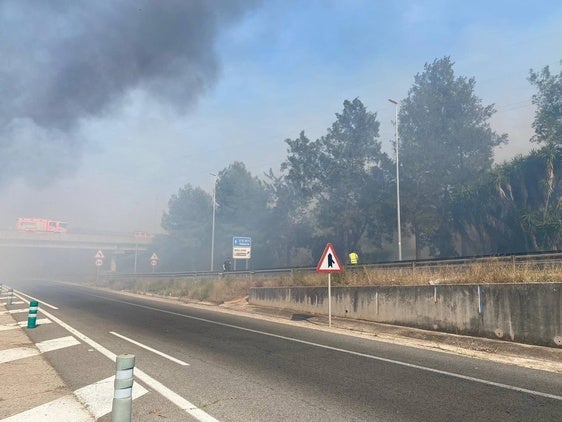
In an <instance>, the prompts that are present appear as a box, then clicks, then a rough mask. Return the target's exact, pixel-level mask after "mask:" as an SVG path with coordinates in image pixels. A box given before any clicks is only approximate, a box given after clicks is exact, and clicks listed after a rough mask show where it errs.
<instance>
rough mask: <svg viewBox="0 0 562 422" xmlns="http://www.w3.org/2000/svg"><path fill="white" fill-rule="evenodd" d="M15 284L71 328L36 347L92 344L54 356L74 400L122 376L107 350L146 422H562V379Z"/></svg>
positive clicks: (72, 289)
mask: <svg viewBox="0 0 562 422" xmlns="http://www.w3.org/2000/svg"><path fill="white" fill-rule="evenodd" d="M10 284H11V285H12V286H13V287H15V288H17V289H18V290H21V291H22V292H24V293H26V294H28V295H31V296H33V297H36V298H37V299H39V301H40V302H44V303H43V304H40V311H41V310H45V311H47V312H48V313H49V314H50V315H51V316H52V317H55V318H56V319H57V320H60V322H62V323H63V325H64V327H63V326H60V325H59V324H49V325H50V326H52V327H48V329H47V326H45V327H44V329H43V330H41V329H36V330H33V331H30V336H31V337H32V339H33V340H34V341H41V340H42V336H47V335H49V336H52V333H51V332H48V331H49V330H50V331H52V330H59V331H60V335H61V336H62V335H68V331H67V330H68V327H71V328H72V329H73V330H75V331H74V332H72V334H73V335H75V336H77V338H79V340H81V341H82V342H83V346H81V347H75V348H70V349H65V350H60V351H57V352H56V353H55V352H53V353H49V354H47V355H46V358H47V359H48V360H49V362H50V363H51V364H52V365H53V367H54V368H55V369H56V370H57V372H59V374H60V375H61V377H62V379H63V380H64V381H65V382H66V383H67V384H68V385H69V386H70V387H71V388H73V389H76V388H80V387H81V386H83V385H86V384H89V383H92V382H95V381H96V380H98V379H102V378H104V377H108V376H111V375H112V374H113V373H114V363H113V362H112V361H111V360H110V359H108V358H107V357H106V356H104V354H103V350H105V351H109V352H110V353H114V354H120V353H133V354H134V355H135V356H136V368H135V371H136V374H137V382H138V383H139V384H141V385H143V386H144V387H145V388H146V389H147V390H148V391H149V393H148V394H145V395H144V396H142V397H140V398H138V399H136V400H135V401H134V404H133V408H134V418H135V420H143V421H145V420H160V421H162V420H167V421H175V420H178V421H181V420H196V419H200V420H212V418H216V419H217V420H220V421H307V422H312V421H324V422H325V421H434V422H437V421H562V377H561V376H560V374H555V373H550V372H546V371H537V370H531V369H526V368H520V367H516V366H512V365H505V364H500V363H497V362H489V361H484V360H478V359H473V358H469V357H464V356H457V355H453V354H448V353H442V352H437V351H429V350H425V349H417V348H412V347H406V346H403V345H399V344H390V343H383V342H377V341H374V340H369V339H362V338H358V337H351V336H345V335H341V334H334V333H330V332H326V331H318V330H314V329H307V328H302V327H298V326H291V325H287V324H276V323H274V322H271V321H263V320H260V319H256V318H250V317H242V316H236V315H230V314H223V313H217V312H212V311H207V310H201V309H197V308H192V307H187V306H183V305H179V304H173V303H168V302H159V301H152V300H148V299H144V298H138V297H132V296H124V295H119V294H116V293H111V292H106V291H100V290H94V289H90V288H86V287H78V286H71V285H65V284H61V283H53V282H46V281H26V282H23V281H21V282H10ZM46 304H50V305H52V306H55V307H57V308H58V309H52V308H50V307H48V306H47V305H46ZM40 317H42V316H41V312H40ZM47 317H48V316H47ZM40 328H41V327H40ZM64 333H66V334H64ZM77 333H78V334H77ZM80 335H83V336H85V337H86V338H87V339H88V340H90V342H88V341H87V340H84V338H81V337H80ZM127 339H129V340H127ZM131 340H132V341H133V342H135V343H133V342H131ZM139 344H143V345H144V346H145V347H141V346H140V345H139ZM98 346H100V347H101V348H102V349H100V348H99V347H98ZM146 347H150V348H151V349H153V350H147V349H146ZM100 350H102V352H100ZM106 354H107V353H106ZM170 357H172V358H174V359H176V360H175V361H174V360H170ZM180 362H181V363H180ZM184 363H185V364H188V365H185V364H184ZM139 373H140V374H146V376H145V377H144V378H142V377H141V378H140V379H139V378H138V374H139ZM146 380H149V381H150V380H152V381H150V382H147V381H146ZM153 381H155V382H153ZM162 386H163V388H161V387H162ZM178 397H179V399H178ZM180 399H181V400H184V401H183V402H182V401H181V400H180ZM178 400H179V401H178ZM185 403H188V405H192V406H193V408H192V409H191V411H186V410H185V409H182V408H181V407H182V404H183V406H184V407H185V406H186V405H185ZM101 420H102V421H103V420H109V417H108V416H106V417H104V418H102V419H101Z"/></svg>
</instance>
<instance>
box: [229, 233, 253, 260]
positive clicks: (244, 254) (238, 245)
mask: <svg viewBox="0 0 562 422" xmlns="http://www.w3.org/2000/svg"><path fill="white" fill-rule="evenodd" d="M251 257H252V238H251V237H233V238H232V258H233V259H250V258H251Z"/></svg>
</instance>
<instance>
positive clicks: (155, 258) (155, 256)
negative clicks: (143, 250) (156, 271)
mask: <svg viewBox="0 0 562 422" xmlns="http://www.w3.org/2000/svg"><path fill="white" fill-rule="evenodd" d="M153 259H154V260H156V261H158V255H156V252H153V253H152V256H151V257H150V260H151V261H152V260H153Z"/></svg>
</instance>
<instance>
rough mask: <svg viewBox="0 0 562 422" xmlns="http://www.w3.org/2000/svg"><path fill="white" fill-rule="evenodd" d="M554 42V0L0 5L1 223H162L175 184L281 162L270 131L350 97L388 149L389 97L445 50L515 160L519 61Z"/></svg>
mask: <svg viewBox="0 0 562 422" xmlns="http://www.w3.org/2000/svg"><path fill="white" fill-rule="evenodd" d="M502 3H505V4H502ZM561 38H562V5H561V4H559V3H558V2H555V1H552V2H544V4H543V3H540V4H539V3H537V4H534V6H533V8H532V10H530V8H529V7H527V6H519V5H517V4H514V3H513V2H492V3H490V2H485V1H483V0H475V1H474V2H470V3H466V2H444V1H439V0H432V1H428V2H418V1H404V2H388V3H380V2H372V1H368V0H352V1H349V2H347V1H346V2H332V1H327V2H318V1H297V0H270V1H267V2H259V1H248V0H224V1H208V0H166V1H157V0H135V1H133V0H122V1H111V2H110V1H81V2H80V1H71V0H45V1H30V0H0V204H2V206H1V207H0V228H5V227H10V226H13V224H14V222H15V219H16V218H17V217H18V216H32V217H48V218H54V219H61V220H68V221H69V222H70V227H79V228H91V229H99V230H106V229H107V230H115V231H133V230H146V231H159V230H160V228H159V226H160V218H161V215H162V212H163V211H164V210H165V209H166V206H167V201H168V199H169V197H170V195H172V194H173V193H176V192H177V190H178V189H179V188H180V187H181V186H183V185H184V184H186V183H188V182H189V183H191V184H193V185H196V186H201V187H203V188H204V189H206V190H208V191H210V190H211V189H212V178H211V176H210V175H209V173H217V172H218V171H220V170H222V169H223V168H225V167H227V166H228V165H229V164H230V163H232V162H233V161H235V160H237V161H242V162H244V163H245V164H246V165H247V167H248V169H249V170H250V171H251V172H252V173H253V174H255V175H257V176H261V175H262V173H263V172H264V171H267V170H268V169H269V168H273V169H274V171H277V170H278V168H279V164H280V163H281V162H282V161H283V159H284V158H285V157H284V154H285V151H286V146H285V145H284V144H283V140H284V139H286V138H294V137H296V136H298V133H299V132H300V131H301V130H303V129H304V130H305V131H306V133H307V135H308V136H309V137H310V138H316V137H319V136H322V135H324V134H325V130H326V128H328V127H329V126H330V125H331V124H332V122H333V121H334V113H336V112H340V111H341V107H342V103H343V101H344V100H346V99H353V98H355V97H359V98H360V99H361V101H363V103H364V104H365V105H366V106H367V107H368V108H369V110H370V111H374V112H377V114H378V117H379V120H380V122H381V141H382V143H383V149H384V150H385V151H386V152H388V153H389V154H391V155H392V147H391V145H392V144H391V140H392V138H393V134H394V129H393V126H392V120H393V119H394V107H393V105H392V104H390V103H388V101H387V99H388V98H395V99H397V100H400V99H402V98H404V97H405V96H406V95H407V92H408V89H409V88H410V87H411V85H412V83H413V79H414V75H415V74H416V73H418V72H421V71H422V70H423V65H424V63H425V62H431V61H433V60H434V59H435V58H440V57H443V56H445V55H450V56H451V58H452V60H453V61H455V62H456V65H455V72H456V73H457V75H463V76H467V77H471V76H474V77H475V78H476V90H477V91H476V92H477V94H478V95H479V96H480V97H481V98H482V99H483V102H484V103H485V104H489V103H495V104H496V109H497V110H498V113H497V114H496V115H495V116H494V118H493V120H492V125H493V128H494V129H495V130H496V131H497V132H499V133H504V132H505V133H507V134H508V135H509V138H510V144H508V145H507V146H504V147H502V148H501V149H500V150H498V151H497V153H496V159H497V160H499V161H501V160H504V159H509V158H512V157H513V156H514V155H515V154H517V153H525V152H527V151H529V150H530V149H531V148H532V147H533V145H532V144H530V143H529V142H528V140H529V137H530V136H531V135H532V128H531V127H530V123H531V122H532V116H533V108H532V106H531V99H530V96H531V95H532V94H533V89H532V87H531V86H530V85H529V84H528V82H527V81H526V77H527V76H528V70H529V68H534V69H540V68H542V67H543V66H545V65H551V66H552V67H553V68H555V69H558V67H557V66H558V65H557V63H558V62H559V61H560V59H562V44H561V43H560V42H559V40H560V39H561Z"/></svg>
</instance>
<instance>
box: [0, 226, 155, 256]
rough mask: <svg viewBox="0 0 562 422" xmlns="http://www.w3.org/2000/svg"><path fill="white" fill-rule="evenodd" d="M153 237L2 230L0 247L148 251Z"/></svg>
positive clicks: (131, 234)
mask: <svg viewBox="0 0 562 422" xmlns="http://www.w3.org/2000/svg"><path fill="white" fill-rule="evenodd" d="M152 240H153V239H152V238H151V237H138V236H135V235H134V234H133V233H130V234H123V233H100V234H82V233H51V232H25V231H16V230H3V231H0V247H7V248H56V249H89V250H96V251H97V250H103V251H112V252H116V253H119V252H138V251H146V250H147V249H148V247H149V246H150V245H151V244H152Z"/></svg>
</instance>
